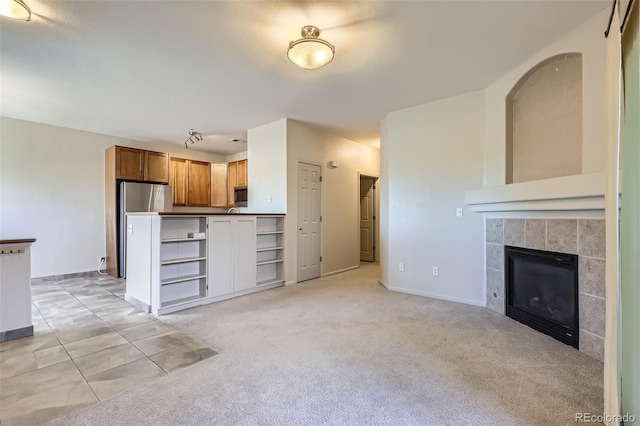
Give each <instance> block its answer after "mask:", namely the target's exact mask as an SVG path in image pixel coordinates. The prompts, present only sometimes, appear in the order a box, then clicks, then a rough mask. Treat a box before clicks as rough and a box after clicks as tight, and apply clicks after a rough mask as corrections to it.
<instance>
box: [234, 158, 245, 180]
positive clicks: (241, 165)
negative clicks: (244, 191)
mask: <svg viewBox="0 0 640 426" xmlns="http://www.w3.org/2000/svg"><path fill="white" fill-rule="evenodd" d="M236 173H237V176H238V179H237V180H238V185H237V186H247V160H240V161H238V169H237V170H236Z"/></svg>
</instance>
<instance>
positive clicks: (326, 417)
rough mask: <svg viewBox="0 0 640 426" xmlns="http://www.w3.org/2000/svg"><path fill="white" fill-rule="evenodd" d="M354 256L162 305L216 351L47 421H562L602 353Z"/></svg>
mask: <svg viewBox="0 0 640 426" xmlns="http://www.w3.org/2000/svg"><path fill="white" fill-rule="evenodd" d="M378 273H379V270H378V268H377V266H375V265H367V266H364V267H362V268H360V269H359V270H355V271H352V272H347V273H344V274H340V275H336V276H333V277H328V278H323V279H319V280H314V281H310V282H307V283H303V284H300V285H296V286H291V287H286V288H279V289H275V290H270V291H266V292H262V293H258V294H255V295H251V296H245V297H242V298H238V299H234V300H229V301H226V302H221V303H217V304H213V305H209V306H205V307H200V308H196V309H192V310H189V311H184V312H182V313H178V314H175V315H169V316H165V317H162V319H163V320H164V321H166V322H168V323H169V324H171V325H172V326H174V327H176V328H178V329H179V330H182V331H183V332H185V333H187V334H190V335H192V336H193V337H194V338H196V339H197V340H199V341H201V342H203V343H204V344H206V345H207V346H209V347H211V348H214V349H215V350H217V351H218V352H220V354H219V355H217V356H215V357H213V358H210V359H207V360H204V361H202V362H199V363H197V364H195V365H193V366H191V367H188V368H185V369H183V370H180V371H177V372H175V373H174V374H172V375H170V376H167V377H164V378H160V379H158V380H155V381H153V382H151V383H149V384H147V385H145V386H143V387H141V388H137V389H134V390H131V391H128V392H125V393H123V394H120V395H117V396H115V397H113V398H111V399H109V400H106V401H102V402H100V403H98V404H96V405H93V406H91V407H89V408H87V409H84V410H82V411H79V412H76V413H73V414H71V415H68V416H66V417H64V418H61V419H58V420H56V421H54V422H53V423H52V424H56V425H80V424H82V425H103V424H104V425H106V424H111V425H116V424H127V425H204V424H211V425H282V424H288V425H308V424H310V425H315V424H318V425H319V424H346V425H400V424H406V425H507V424H508V425H567V424H574V416H575V413H577V412H580V413H582V412H590V413H600V412H601V411H602V394H603V391H602V374H603V367H602V363H600V362H599V361H596V360H594V359H592V358H589V357H588V356H586V355H584V354H582V353H580V352H578V351H577V350H575V349H573V348H571V347H569V346H566V345H564V344H562V343H559V342H557V341H555V340H553V339H551V338H550V337H547V336H544V335H542V334H540V333H538V332H536V331H534V330H532V329H530V328H528V327H526V326H524V325H521V324H519V323H517V322H515V321H513V320H510V319H508V318H507V317H505V316H502V315H498V314H496V313H494V312H492V311H489V310H488V309H485V308H479V307H473V306H466V305H461V304H457V303H451V302H445V301H439V300H434V299H429V298H424V297H419V296H411V295H406V294H401V293H395V292H390V291H387V290H385V289H384V288H383V287H381V286H379V285H378V283H377V277H378Z"/></svg>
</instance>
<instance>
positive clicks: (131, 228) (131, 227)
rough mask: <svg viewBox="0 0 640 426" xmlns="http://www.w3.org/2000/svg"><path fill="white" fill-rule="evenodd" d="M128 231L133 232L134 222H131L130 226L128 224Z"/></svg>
mask: <svg viewBox="0 0 640 426" xmlns="http://www.w3.org/2000/svg"><path fill="white" fill-rule="evenodd" d="M127 232H128V233H129V234H133V224H132V223H130V224H129V226H127Z"/></svg>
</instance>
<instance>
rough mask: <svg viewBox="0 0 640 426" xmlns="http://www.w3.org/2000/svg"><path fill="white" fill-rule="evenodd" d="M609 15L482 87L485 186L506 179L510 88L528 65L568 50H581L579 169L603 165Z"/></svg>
mask: <svg viewBox="0 0 640 426" xmlns="http://www.w3.org/2000/svg"><path fill="white" fill-rule="evenodd" d="M608 18H609V8H607V9H606V10H603V11H602V12H601V13H599V14H598V15H596V16H594V17H593V18H591V19H590V20H588V21H587V22H585V23H584V24H582V25H581V26H579V27H578V28H576V29H575V30H573V31H571V32H570V33H569V34H568V35H566V36H565V37H563V38H562V39H560V40H558V41H557V42H555V43H554V44H552V45H551V46H549V47H547V48H545V49H544V50H542V51H541V52H539V53H538V54H536V55H535V56H533V57H532V58H531V59H529V60H528V61H526V62H525V63H523V64H521V65H520V66H518V67H517V68H515V69H514V70H512V71H511V72H509V73H507V74H506V75H505V76H504V77H502V78H501V79H499V80H498V81H496V82H495V83H494V84H492V85H491V86H489V87H488V88H486V89H485V133H484V138H485V149H484V157H485V167H484V186H497V185H504V184H505V166H506V164H505V161H506V151H505V148H506V121H505V117H506V97H507V95H508V93H509V92H510V91H511V89H512V88H513V87H514V86H515V85H516V83H517V82H518V81H519V80H520V79H521V78H522V76H524V75H525V74H526V73H527V72H528V71H529V70H530V69H531V68H533V67H535V66H536V65H537V64H539V63H540V62H542V61H544V60H545V59H547V58H550V57H552V56H555V55H558V54H561V53H567V52H579V53H582V173H592V172H599V171H603V170H604V166H605V164H604V159H605V158H606V150H605V143H604V141H605V135H606V128H605V122H604V116H605V115H604V114H605V107H606V103H605V93H604V89H605V68H604V65H605V57H606V45H605V38H604V36H603V31H604V28H606V25H607V22H608Z"/></svg>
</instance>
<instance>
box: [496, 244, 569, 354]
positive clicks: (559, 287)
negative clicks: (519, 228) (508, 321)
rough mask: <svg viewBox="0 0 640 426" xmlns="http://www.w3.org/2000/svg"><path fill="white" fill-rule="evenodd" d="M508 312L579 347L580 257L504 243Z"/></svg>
mask: <svg viewBox="0 0 640 426" xmlns="http://www.w3.org/2000/svg"><path fill="white" fill-rule="evenodd" d="M504 254H505V304H506V314H507V316H509V317H510V318H513V319H515V320H516V321H519V322H521V323H523V324H525V325H528V326H529V327H531V328H533V329H536V330H538V331H540V332H542V333H545V334H547V335H549V336H551V337H553V338H554V339H556V340H559V341H561V342H563V343H566V344H568V345H571V346H573V347H574V348H578V345H579V338H578V337H579V333H578V330H579V315H578V256H576V255H572V254H566V253H556V252H550V251H541V250H533V249H526V248H520V247H512V246H504Z"/></svg>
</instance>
